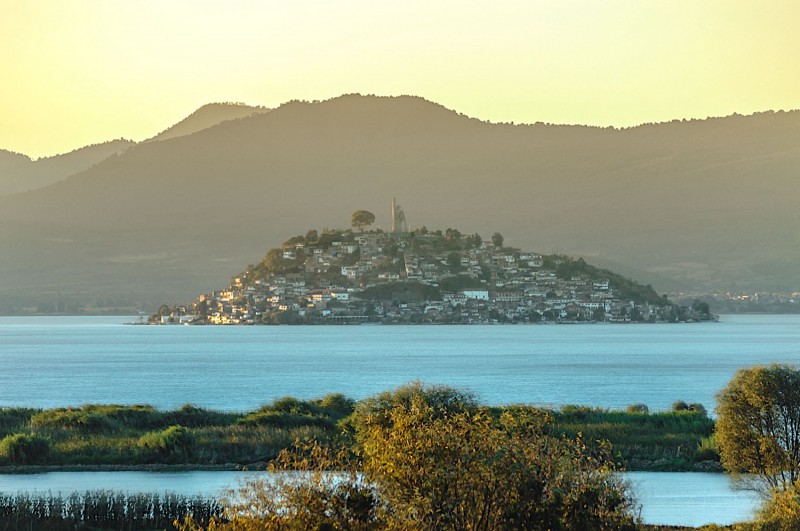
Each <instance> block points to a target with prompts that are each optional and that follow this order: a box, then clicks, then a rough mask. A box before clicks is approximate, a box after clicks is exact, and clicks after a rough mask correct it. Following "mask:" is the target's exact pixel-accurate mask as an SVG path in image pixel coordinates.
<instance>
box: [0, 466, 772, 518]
mask: <svg viewBox="0 0 800 531" xmlns="http://www.w3.org/2000/svg"><path fill="white" fill-rule="evenodd" d="M248 474H258V473H256V472H233V471H230V472H221V471H195V472H47V473H42V474H15V475H11V474H0V492H4V493H15V492H51V493H53V494H55V493H61V494H62V495H64V496H66V495H69V494H70V493H72V492H85V491H87V490H97V489H100V490H116V491H124V492H129V493H135V492H174V493H177V494H184V495H189V496H192V495H202V496H219V495H221V494H223V493H224V492H225V491H226V490H228V489H232V488H236V487H237V485H239V482H240V481H241V480H242V479H243V478H245V477H246V476H247V475H248ZM625 476H626V477H627V478H628V479H629V480H630V482H631V484H632V485H633V488H634V492H635V494H636V497H637V499H638V501H639V503H640V504H641V516H642V519H643V520H644V522H645V523H648V524H662V525H685V526H700V525H703V524H708V523H716V524H719V525H727V524H731V523H734V522H741V521H745V520H748V519H751V518H752V517H753V511H754V509H755V507H756V506H757V504H758V502H759V499H758V497H757V496H756V495H755V494H754V493H752V492H749V491H739V490H735V489H734V488H733V485H732V483H731V481H730V479H729V478H728V476H726V475H724V474H713V473H701V472H677V473H672V472H628V473H626V474H625Z"/></svg>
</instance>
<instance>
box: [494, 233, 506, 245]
mask: <svg viewBox="0 0 800 531" xmlns="http://www.w3.org/2000/svg"><path fill="white" fill-rule="evenodd" d="M504 241H505V238H503V235H502V234H500V233H499V232H495V233H494V234H492V245H494V246H495V247H502V246H503V242H504Z"/></svg>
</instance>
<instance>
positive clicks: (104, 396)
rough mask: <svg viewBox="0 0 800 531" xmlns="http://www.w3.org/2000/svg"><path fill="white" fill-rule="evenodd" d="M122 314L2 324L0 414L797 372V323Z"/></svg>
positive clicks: (708, 386)
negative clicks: (139, 317)
mask: <svg viewBox="0 0 800 531" xmlns="http://www.w3.org/2000/svg"><path fill="white" fill-rule="evenodd" d="M131 320H133V318H124V317H88V318H87V317H35V318H30V317H2V318H0V363H1V364H2V365H1V368H0V406H32V407H41V408H50V407H60V406H68V405H81V404H87V403H121V404H142V403H144V404H151V405H153V406H155V407H158V408H162V409H166V408H169V409H171V408H176V407H179V406H181V405H182V404H185V403H192V404H195V405H198V406H202V407H207V408H213V409H220V410H228V411H244V410H252V409H255V408H257V407H259V406H260V405H262V404H265V403H268V402H271V401H273V400H274V399H276V398H280V397H282V396H287V395H291V396H296V397H298V398H304V399H307V398H316V397H321V396H323V395H325V394H326V393H332V392H341V393H344V394H346V395H348V396H350V397H353V398H356V399H358V398H363V397H365V396H368V395H371V394H374V393H377V392H380V391H384V390H387V389H392V388H394V387H397V386H399V385H402V384H404V383H407V382H409V381H412V380H421V381H424V382H428V383H442V384H447V385H451V386H455V387H458V388H462V389H469V390H471V391H473V392H475V393H476V394H477V395H478V398H479V399H480V400H482V401H483V402H485V403H488V404H498V405H499V404H508V403H532V404H539V405H553V406H558V405H563V404H581V405H591V406H602V407H610V408H624V407H626V406H627V405H628V404H632V403H644V404H647V405H648V406H649V407H650V409H651V410H665V409H669V407H670V405H671V404H672V403H673V402H674V401H676V400H684V401H686V402H699V403H702V404H704V405H705V406H706V408H707V409H708V410H709V411H711V410H712V409H713V406H714V393H716V392H717V391H718V390H719V389H721V388H722V387H723V386H724V385H725V384H726V383H727V382H728V381H729V380H730V378H731V377H732V376H733V374H734V373H735V372H736V370H737V369H739V368H741V367H748V366H751V365H755V364H766V363H792V364H800V348H798V345H800V315H791V316H765V315H755V316H751V315H747V316H739V315H737V316H722V319H721V321H720V322H719V323H697V324H618V325H613V324H594V325H591V324H587V325H521V326H491V325H486V326H479V325H473V326H316V327H313V326H298V327H290V326H279V327H269V326H250V327H212V326H127V325H124V324H122V323H124V322H126V321H131Z"/></svg>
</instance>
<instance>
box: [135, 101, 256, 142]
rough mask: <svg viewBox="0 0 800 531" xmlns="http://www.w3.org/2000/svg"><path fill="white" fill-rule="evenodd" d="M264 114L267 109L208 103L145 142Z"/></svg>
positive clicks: (182, 134) (237, 104) (186, 133)
mask: <svg viewBox="0 0 800 531" xmlns="http://www.w3.org/2000/svg"><path fill="white" fill-rule="evenodd" d="M265 112H269V109H265V108H263V107H252V106H250V105H244V104H241V103H209V104H207V105H203V106H202V107H200V108H199V109H197V110H196V111H194V112H193V113H192V114H190V115H189V116H187V117H186V118H184V119H183V120H181V121H180V122H178V123H177V124H175V125H173V126H172V127H170V128H168V129H166V130H164V131H162V132H161V133H159V134H157V135H156V136H154V137H153V138H150V139H148V140H145V142H158V141H159V140H168V139H170V138H176V137H179V136H186V135H191V134H192V133H196V132H198V131H202V130H203V129H208V128H209V127H213V126H215V125H217V124H219V123H222V122H225V121H228V120H238V119H239V118H246V117H248V116H252V115H253V114H261V113H265Z"/></svg>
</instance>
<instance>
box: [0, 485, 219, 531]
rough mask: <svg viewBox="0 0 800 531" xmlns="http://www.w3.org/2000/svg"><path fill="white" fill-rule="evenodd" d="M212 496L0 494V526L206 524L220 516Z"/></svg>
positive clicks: (57, 527)
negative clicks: (177, 521) (191, 520)
mask: <svg viewBox="0 0 800 531" xmlns="http://www.w3.org/2000/svg"><path fill="white" fill-rule="evenodd" d="M222 512H223V509H222V506H221V505H220V504H219V503H218V502H217V501H216V500H214V499H213V498H204V497H201V496H183V495H179V494H172V493H167V494H164V495H160V494H154V493H143V494H126V493H123V492H116V491H90V492H85V493H73V494H71V495H69V496H67V497H63V496H62V495H61V494H52V493H19V494H2V493H0V530H2V531H5V530H14V531H16V530H23V529H31V530H33V529H48V530H54V531H61V530H74V529H118V530H134V529H174V527H173V525H172V524H173V522H174V521H176V520H179V521H182V520H183V519H184V518H186V517H189V516H190V517H192V518H193V519H194V521H195V522H197V523H198V524H202V525H205V524H207V523H208V522H209V521H210V520H211V519H212V518H221V517H222Z"/></svg>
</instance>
